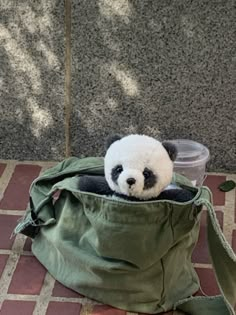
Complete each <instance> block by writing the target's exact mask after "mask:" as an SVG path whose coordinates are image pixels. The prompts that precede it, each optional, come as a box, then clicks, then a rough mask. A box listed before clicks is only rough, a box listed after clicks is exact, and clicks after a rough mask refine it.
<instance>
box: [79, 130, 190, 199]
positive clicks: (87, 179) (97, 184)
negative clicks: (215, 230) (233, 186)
mask: <svg viewBox="0 0 236 315" xmlns="http://www.w3.org/2000/svg"><path fill="white" fill-rule="evenodd" d="M176 156H177V149H176V147H175V146H174V145H173V144H172V143H170V142H162V143H161V142H159V141H158V140H156V139H154V138H152V137H149V136H145V135H137V134H132V135H128V136H125V137H119V136H113V137H111V138H110V139H109V140H108V143H107V152H106V155H105V159H104V171H105V177H104V176H87V175H85V176H82V177H80V181H79V189H80V190H81V191H86V192H93V193H97V194H101V195H112V196H116V197H118V198H122V199H125V200H130V201H145V200H160V199H167V200H174V201H179V202H185V201H189V200H191V199H192V198H193V197H194V193H193V192H191V191H188V190H186V189H182V188H179V187H177V186H175V185H170V184H171V180H172V175H173V161H174V160H175V158H176Z"/></svg>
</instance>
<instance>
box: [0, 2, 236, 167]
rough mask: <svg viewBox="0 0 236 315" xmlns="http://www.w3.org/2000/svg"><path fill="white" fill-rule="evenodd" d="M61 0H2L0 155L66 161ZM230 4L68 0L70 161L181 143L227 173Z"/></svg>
mask: <svg viewBox="0 0 236 315" xmlns="http://www.w3.org/2000/svg"><path fill="white" fill-rule="evenodd" d="M64 14H65V12H64V1H59V0H53V1H43V0H40V1H34V0H30V1H26V0H24V1H21V2H18V1H15V0H2V1H1V2H0V146H1V155H0V158H3V159H4V158H10V159H36V160H40V159H43V160H51V159H55V160H60V159H62V158H64V148H65V139H64V73H65V63H64V51H65V47H64ZM235 21H236V11H235V4H234V1H233V0H230V1H228V0H219V1H209V0H208V1H204V0H199V1H190V0H184V1H182V0H175V1H170V0H159V1H156V0H91V1H88V0H79V1H75V0H72V105H73V108H74V109H73V113H72V129H71V135H72V149H73V150H72V153H73V154H74V155H78V156H88V155H101V154H103V153H104V139H105V138H106V136H108V135H109V134H111V133H116V132H118V133H125V134H127V133H130V132H138V133H146V134H149V135H152V136H155V137H158V138H160V139H173V138H189V139H193V140H196V141H199V142H201V143H203V144H205V145H207V146H208V147H209V149H210V151H211V156H212V159H211V163H210V164H209V170H215V171H216V170H223V171H227V170H229V171H236V164H235V163H236V162H235V161H236V158H235V150H236V143H235V142H236V134H235V130H236V128H235V127H236V126H235V124H236V118H235V117H236V89H235V86H236V41H235V38H236V23H235Z"/></svg>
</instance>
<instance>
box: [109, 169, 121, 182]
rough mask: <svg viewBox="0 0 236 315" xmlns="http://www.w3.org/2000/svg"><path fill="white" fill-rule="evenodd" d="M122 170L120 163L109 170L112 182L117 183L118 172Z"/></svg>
mask: <svg viewBox="0 0 236 315" xmlns="http://www.w3.org/2000/svg"><path fill="white" fill-rule="evenodd" d="M122 171H123V167H122V165H117V166H115V167H114V168H113V169H112V171H111V178H112V180H113V182H114V183H116V184H117V180H118V178H119V176H120V173H122Z"/></svg>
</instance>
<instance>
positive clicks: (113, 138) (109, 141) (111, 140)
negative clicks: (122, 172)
mask: <svg viewBox="0 0 236 315" xmlns="http://www.w3.org/2000/svg"><path fill="white" fill-rule="evenodd" d="M121 138H122V137H121V136H120V135H112V136H109V137H108V138H107V140H106V150H107V149H108V148H109V147H110V146H111V145H112V143H114V142H116V141H118V140H120V139H121Z"/></svg>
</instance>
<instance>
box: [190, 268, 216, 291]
mask: <svg viewBox="0 0 236 315" xmlns="http://www.w3.org/2000/svg"><path fill="white" fill-rule="evenodd" d="M196 271H197V274H198V276H199V279H200V283H201V288H202V290H203V292H204V293H205V294H207V295H210V296H211V295H218V294H220V290H219V288H218V286H217V282H216V279H215V275H214V272H213V270H212V269H207V268H196Z"/></svg>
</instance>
